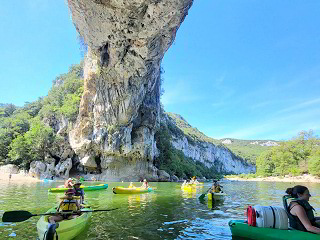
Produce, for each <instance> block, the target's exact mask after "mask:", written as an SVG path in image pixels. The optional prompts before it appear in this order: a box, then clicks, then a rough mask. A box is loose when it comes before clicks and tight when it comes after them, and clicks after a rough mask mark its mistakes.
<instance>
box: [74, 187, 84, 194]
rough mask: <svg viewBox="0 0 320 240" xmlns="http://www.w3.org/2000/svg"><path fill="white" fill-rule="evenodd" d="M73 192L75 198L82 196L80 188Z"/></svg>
mask: <svg viewBox="0 0 320 240" xmlns="http://www.w3.org/2000/svg"><path fill="white" fill-rule="evenodd" d="M74 190H75V191H76V192H75V194H74V195H75V196H83V190H82V189H81V188H74Z"/></svg>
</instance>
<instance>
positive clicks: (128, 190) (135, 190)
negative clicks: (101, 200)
mask: <svg viewBox="0 0 320 240" xmlns="http://www.w3.org/2000/svg"><path fill="white" fill-rule="evenodd" d="M152 190H153V189H152V188H151V187H149V188H148V189H145V188H124V187H114V188H112V191H113V193H114V194H134V193H146V192H151V191H152Z"/></svg>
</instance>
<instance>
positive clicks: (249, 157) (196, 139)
mask: <svg viewBox="0 0 320 240" xmlns="http://www.w3.org/2000/svg"><path fill="white" fill-rule="evenodd" d="M166 114H167V115H168V116H169V117H170V119H171V120H172V121H173V122H174V123H175V125H176V126H177V127H178V128H179V129H180V132H178V131H175V132H174V133H175V135H176V136H184V135H185V136H186V137H187V139H188V142H189V143H190V144H193V145H195V144H197V143H200V142H209V143H213V144H215V145H218V146H221V147H225V148H228V149H229V150H230V151H231V152H232V153H234V154H235V155H236V156H238V157H240V158H242V159H244V160H245V161H246V162H248V163H251V164H253V165H254V164H255V163H256V159H257V157H258V156H259V155H260V154H261V153H262V152H263V151H266V150H268V149H269V148H270V147H268V146H261V145H260V143H262V142H266V141H261V140H260V141H259V140H257V141H256V140H239V139H232V138H230V139H229V140H231V141H232V143H231V144H223V143H222V142H223V140H225V139H220V140H217V139H213V138H210V137H208V136H206V135H205V134H203V133H202V132H200V131H199V130H198V129H197V128H194V127H192V126H191V125H190V124H189V123H188V122H187V121H186V120H184V119H183V118H182V117H181V116H180V115H178V114H175V113H166ZM252 142H258V144H251V143H252Z"/></svg>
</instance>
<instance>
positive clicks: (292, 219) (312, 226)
mask: <svg viewBox="0 0 320 240" xmlns="http://www.w3.org/2000/svg"><path fill="white" fill-rule="evenodd" d="M286 193H287V194H289V195H290V196H291V197H292V198H294V199H293V200H292V201H291V202H290V204H289V206H288V209H287V211H288V213H289V215H290V216H289V223H290V227H292V228H294V229H297V230H300V231H305V232H312V233H317V234H320V224H319V217H315V216H314V213H313V211H315V210H314V208H313V207H312V206H311V205H310V204H309V199H310V197H311V194H310V192H309V189H308V188H307V187H305V186H302V185H297V186H294V187H293V188H288V189H287V190H286Z"/></svg>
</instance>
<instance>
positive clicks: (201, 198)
mask: <svg viewBox="0 0 320 240" xmlns="http://www.w3.org/2000/svg"><path fill="white" fill-rule="evenodd" d="M205 196H206V193H203V194H201V196H200V197H199V200H200V201H201V200H203V199H204V197H205Z"/></svg>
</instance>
